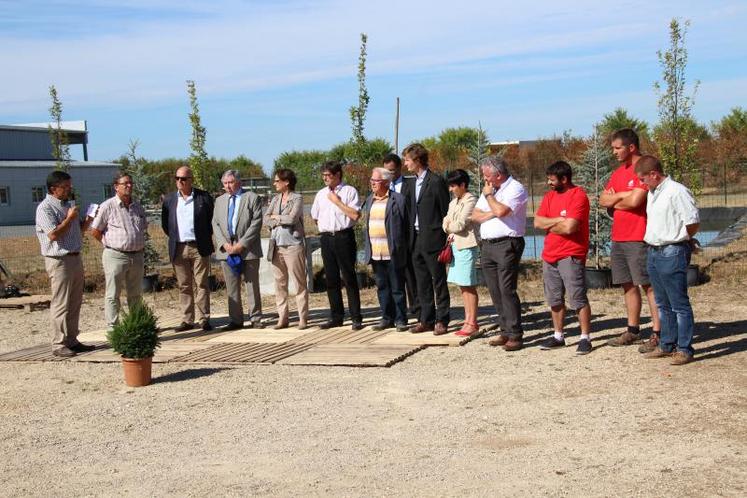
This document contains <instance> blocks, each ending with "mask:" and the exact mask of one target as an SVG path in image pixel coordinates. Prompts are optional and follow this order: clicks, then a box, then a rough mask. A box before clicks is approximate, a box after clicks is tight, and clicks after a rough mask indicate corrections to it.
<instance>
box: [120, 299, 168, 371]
mask: <svg viewBox="0 0 747 498" xmlns="http://www.w3.org/2000/svg"><path fill="white" fill-rule="evenodd" d="M156 321H157V320H156V317H155V315H154V314H153V310H151V309H150V307H148V305H146V304H145V303H143V302H142V301H139V302H137V303H135V304H134V305H133V306H132V308H130V310H129V312H128V313H125V314H123V315H122V316H120V319H119V322H117V323H116V324H115V325H114V327H112V330H110V331H109V333H108V334H107V338H108V339H109V344H111V346H112V349H113V350H114V351H115V352H117V353H118V354H120V355H122V357H124V358H132V359H135V360H139V359H142V358H149V357H151V356H153V353H155V351H156V348H158V347H159V346H160V345H161V340H160V339H159V337H158V327H157V325H156Z"/></svg>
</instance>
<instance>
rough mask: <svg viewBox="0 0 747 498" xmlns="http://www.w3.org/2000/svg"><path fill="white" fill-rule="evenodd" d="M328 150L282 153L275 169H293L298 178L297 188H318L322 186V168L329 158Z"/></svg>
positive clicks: (276, 160) (275, 164)
mask: <svg viewBox="0 0 747 498" xmlns="http://www.w3.org/2000/svg"><path fill="white" fill-rule="evenodd" d="M327 157H328V152H326V151H323V150H294V151H290V152H283V153H282V154H280V155H279V156H278V157H277V159H275V163H274V165H273V167H274V169H275V171H277V170H279V169H281V168H287V169H291V170H293V172H294V173H296V178H297V180H298V182H297V184H296V190H317V189H320V188H322V186H323V185H324V182H322V176H321V172H320V168H321V166H322V163H323V162H324V161H326V160H327Z"/></svg>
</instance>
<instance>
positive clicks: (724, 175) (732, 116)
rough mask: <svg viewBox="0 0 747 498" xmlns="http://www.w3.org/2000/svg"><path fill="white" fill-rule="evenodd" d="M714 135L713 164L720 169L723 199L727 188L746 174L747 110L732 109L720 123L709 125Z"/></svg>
mask: <svg viewBox="0 0 747 498" xmlns="http://www.w3.org/2000/svg"><path fill="white" fill-rule="evenodd" d="M711 129H712V130H713V133H714V135H715V139H714V142H715V144H714V148H715V154H714V155H715V162H716V163H717V167H718V168H719V169H720V172H719V174H718V176H720V177H721V184H722V189H723V192H724V199H725V200H726V196H727V190H728V189H727V186H728V185H729V184H730V183H731V184H736V183H738V182H739V181H740V179H741V178H742V177H743V175H744V174H746V173H747V110H745V109H743V108H741V107H734V108H733V109H732V110H731V112H730V113H729V114H727V115H726V116H724V117H723V118H721V120H720V121H718V122H714V123H711Z"/></svg>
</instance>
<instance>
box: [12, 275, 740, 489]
mask: <svg viewBox="0 0 747 498" xmlns="http://www.w3.org/2000/svg"><path fill="white" fill-rule="evenodd" d="M520 285H521V286H522V293H523V296H522V297H523V299H524V300H525V301H526V302H527V303H531V304H530V307H529V309H527V310H526V312H525V318H526V325H527V337H528V339H529V342H530V344H531V345H535V346H536V343H537V341H538V340H539V339H541V338H544V337H546V335H547V334H548V332H549V329H548V326H549V313H548V312H547V309H546V308H545V306H544V305H543V304H542V302H541V287H540V285H539V282H536V281H534V282H524V281H522V283H521V284H520ZM746 293H747V292H746V291H745V289H744V287H743V286H742V285H741V283H739V282H736V283H727V284H721V285H718V284H715V283H713V282H711V283H708V284H705V285H703V286H700V287H697V288H695V289H693V290H692V292H691V295H692V297H693V303H694V306H695V312H696V320H697V321H698V329H697V334H698V337H697V339H696V341H697V344H696V348H697V350H698V359H699V361H697V362H695V363H692V364H690V365H687V366H684V367H670V366H669V365H668V363H667V362H666V361H661V360H645V359H643V358H642V357H641V356H640V355H639V354H638V353H637V352H636V348H634V347H628V348H611V347H606V346H603V342H604V339H605V338H608V337H612V336H614V335H616V334H617V333H619V332H621V331H622V326H623V325H624V320H623V319H621V317H622V316H623V312H622V298H621V295H620V291H619V290H608V291H594V292H593V293H592V294H591V299H592V309H593V312H594V315H595V322H594V323H595V327H594V330H595V333H594V336H595V337H596V340H595V346H597V348H596V349H595V351H594V352H593V353H592V354H590V355H588V356H583V357H579V356H576V355H574V348H573V345H575V342H576V340H577V337H578V335H577V334H578V330H577V328H576V326H575V321H573V320H572V322H571V326H570V328H569V332H570V334H571V337H570V339H571V340H570V342H571V347H568V348H566V349H564V350H560V351H540V350H539V349H538V348H537V347H528V348H525V349H524V350H522V351H519V352H516V353H511V354H509V353H506V352H504V351H502V350H500V349H495V348H491V347H489V346H488V344H487V340H486V339H479V340H476V341H473V342H472V343H470V344H468V345H466V346H465V347H460V348H428V349H426V350H425V351H422V352H419V353H417V354H415V355H413V356H411V357H409V358H407V359H406V360H405V361H404V362H401V363H398V364H396V365H394V366H393V367H391V368H340V367H292V366H280V365H270V366H268V365H249V366H241V367H232V366H220V365H216V366H195V365H191V366H190V365H169V364H158V365H154V376H155V377H156V378H155V381H154V384H152V385H151V386H148V387H146V388H139V389H131V388H127V387H126V386H125V385H124V383H123V380H122V372H121V367H120V365H118V364H91V363H69V362H63V363H34V364H28V363H27V364H23V363H0V377H1V378H2V382H1V383H0V417H2V425H1V426H0V454H2V455H3V458H0V489H2V495H4V496H50V495H55V496H110V495H117V496H123V495H124V496H153V495H158V496H163V495H172V496H205V495H219V496H224V495H256V494H263V495H264V494H274V495H312V496H315V495H345V496H364V495H365V496H369V495H400V496H413V495H416V496H420V495H428V496H434V495H435V496H448V495H478V496H494V495H545V496H547V495H549V496H574V495H588V496H632V495H638V496H670V495H678V496H714V495H718V496H721V495H724V496H744V495H745V494H747V470H746V469H747V456H746V455H747V410H746V408H747V368H745V367H746V366H747V354H746V353H745V350H746V349H747V319H746V318H747V304H746V303H747V301H746V300H745V294H746ZM452 295H453V296H454V299H453V301H452V302H453V303H455V304H458V303H459V299H458V298H457V296H456V293H453V294H452ZM173 297H174V295H170V294H169V293H163V294H161V295H159V296H158V297H157V298H156V299H157V302H156V305H157V306H161V307H163V306H166V305H167V304H166V303H169V302H173V301H172V299H173ZM151 299H152V298H151ZM365 299H366V300H367V302H368V303H371V302H375V293H374V292H373V291H370V290H369V291H366V292H365ZM314 300H315V302H316V303H317V304H320V303H323V302H324V296H323V295H315V296H314ZM224 301H225V298H223V297H222V296H220V295H219V296H216V297H215V299H214V301H213V302H214V303H215V308H217V309H215V312H220V311H221V309H220V308H221V306H222V307H223V308H225V304H224ZM487 302H488V299H487V298H486V297H485V296H483V297H482V298H481V303H482V304H486V303H487ZM83 317H84V319H83V330H93V329H99V328H102V327H103V312H102V299H101V297H100V296H87V298H86V303H85V305H84V311H83ZM0 319H1V320H2V321H3V322H4V324H5V327H4V330H3V332H2V334H1V335H0V352H5V351H10V350H14V349H19V348H21V347H26V346H30V345H36V344H40V343H43V342H45V341H47V340H48V325H47V320H48V314H47V312H46V311H37V312H32V313H25V312H23V311H7V310H0Z"/></svg>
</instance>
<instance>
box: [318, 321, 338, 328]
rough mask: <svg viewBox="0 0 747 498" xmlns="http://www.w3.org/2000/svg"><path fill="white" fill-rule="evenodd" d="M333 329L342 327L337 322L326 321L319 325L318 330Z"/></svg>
mask: <svg viewBox="0 0 747 498" xmlns="http://www.w3.org/2000/svg"><path fill="white" fill-rule="evenodd" d="M335 327H342V322H338V321H336V320H328V321H326V322H324V323H323V324H321V325H319V328H320V329H322V330H326V329H333V328H335Z"/></svg>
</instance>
